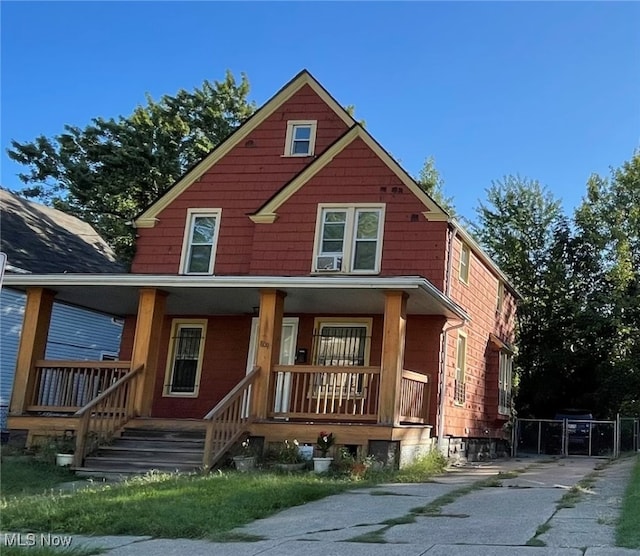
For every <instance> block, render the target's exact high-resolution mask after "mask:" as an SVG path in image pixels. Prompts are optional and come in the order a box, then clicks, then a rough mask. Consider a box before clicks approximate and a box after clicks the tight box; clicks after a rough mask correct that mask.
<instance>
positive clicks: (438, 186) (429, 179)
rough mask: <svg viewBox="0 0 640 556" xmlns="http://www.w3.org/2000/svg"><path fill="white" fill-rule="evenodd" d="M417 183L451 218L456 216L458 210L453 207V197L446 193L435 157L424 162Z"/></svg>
mask: <svg viewBox="0 0 640 556" xmlns="http://www.w3.org/2000/svg"><path fill="white" fill-rule="evenodd" d="M416 182H417V183H418V185H419V186H420V189H422V191H424V192H425V193H426V194H427V195H429V197H431V198H432V199H433V200H434V201H435V202H436V203H438V204H439V205H440V206H441V207H442V208H443V209H444V210H446V211H447V212H448V213H449V214H450V215H451V216H455V215H456V210H455V207H454V206H453V197H447V196H446V195H445V193H444V180H443V179H442V176H441V175H440V172H438V169H437V168H436V161H435V159H434V158H433V156H430V157H428V158H427V159H426V160H425V161H424V165H423V166H422V169H421V170H420V174H419V175H418V177H417V179H416Z"/></svg>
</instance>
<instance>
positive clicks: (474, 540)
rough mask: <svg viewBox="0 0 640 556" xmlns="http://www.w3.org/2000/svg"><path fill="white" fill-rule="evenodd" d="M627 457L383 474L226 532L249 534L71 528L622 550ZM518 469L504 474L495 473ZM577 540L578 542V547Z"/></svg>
mask: <svg viewBox="0 0 640 556" xmlns="http://www.w3.org/2000/svg"><path fill="white" fill-rule="evenodd" d="M635 461H636V458H622V459H620V460H616V461H614V462H613V463H611V464H608V465H605V466H604V468H603V469H601V470H596V469H597V468H599V467H600V466H602V464H603V463H605V462H604V461H603V460H595V459H586V458H566V459H557V460H550V459H546V460H540V459H515V460H505V461H494V462H491V463H487V464H478V465H470V466H466V467H463V468H459V469H455V470H453V471H451V472H450V473H447V474H445V475H443V476H441V477H438V478H437V479H436V480H435V481H434V482H432V483H423V484H388V485H379V486H376V487H375V488H369V489H362V490H354V491H351V492H346V493H343V494H339V495H335V496H330V497H328V498H324V499H322V500H318V501H316V502H312V503H309V504H306V505H304V506H298V507H294V508H289V509H287V510H284V511H282V512H279V513H278V514H275V515H273V516H271V517H269V518H266V519H261V520H257V521H255V522H253V523H250V524H248V525H246V526H244V527H241V528H239V529H237V530H236V531H235V532H236V533H239V534H244V535H254V536H258V537H261V538H262V539H264V540H260V541H257V542H238V543H211V542H207V541H200V540H198V541H193V540H181V539H178V540H176V539H174V540H169V539H151V538H149V537H95V538H90V537H80V536H74V538H73V546H78V545H79V544H84V545H89V546H99V547H103V548H106V549H107V550H108V551H107V552H106V554H109V555H111V556H133V555H136V556H138V555H142V556H146V555H149V556H151V555H156V554H162V555H165V554H166V555H176V556H177V555H183V554H188V555H189V556H201V555H202V556H204V555H211V554H215V555H222V556H226V555H229V556H231V555H234V556H245V555H246V556H254V555H258V554H260V555H264V556H290V555H305V556H315V555H316V554H317V555H323V556H326V555H354V556H360V555H362V556H365V555H366V556H368V555H373V556H376V555H378V554H379V555H381V556H382V555H385V556H387V555H389V556H395V555H398V556H400V555H408V556H413V555H415V556H419V555H426V556H444V555H447V556H457V555H468V556H494V555H495V556H520V555H521V556H556V555H557V556H582V555H585V556H627V555H631V554H634V555H636V556H637V555H638V554H640V551H638V550H628V549H622V548H615V547H613V543H614V530H615V519H616V518H617V516H618V514H619V510H620V502H621V498H622V495H623V493H624V489H625V488H626V485H627V482H628V480H629V476H630V474H631V470H632V468H633V465H634V464H635ZM509 471H518V474H517V476H515V477H513V478H508V477H505V476H502V477H500V476H498V474H499V473H506V472H509ZM592 473H593V474H594V481H595V482H594V484H593V486H592V487H591V488H589V489H586V490H585V491H584V492H583V493H582V496H581V498H580V500H579V502H578V503H577V504H576V505H575V507H573V508H562V509H558V502H559V501H560V499H561V498H562V497H563V495H564V494H565V493H567V492H568V491H569V490H570V489H571V487H573V486H574V485H576V484H577V483H578V482H580V481H581V480H583V479H584V478H585V477H587V476H589V475H590V474H592ZM490 477H495V478H496V480H495V481H492V486H485V487H484V488H478V489H473V490H470V491H469V492H467V493H466V494H463V495H461V494H460V493H458V495H456V496H452V500H451V501H450V503H448V504H444V505H441V508H440V511H439V513H434V512H431V513H425V512H424V511H423V512H422V513H421V512H420V510H421V509H423V510H424V509H425V507H426V506H427V505H429V504H430V503H432V502H434V501H435V500H436V499H438V498H439V497H441V496H443V495H445V494H450V493H453V495H455V494H456V493H455V491H456V490H457V489H460V488H461V487H464V486H468V485H472V484H473V483H476V482H478V481H480V480H482V479H486V478H490ZM585 549H586V550H585Z"/></svg>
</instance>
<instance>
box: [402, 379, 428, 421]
mask: <svg viewBox="0 0 640 556" xmlns="http://www.w3.org/2000/svg"><path fill="white" fill-rule="evenodd" d="M429 398H430V384H429V377H428V376H427V375H423V374H420V373H415V372H413V371H406V370H403V371H402V382H401V386H400V422H401V423H416V424H425V423H427V422H428V419H429Z"/></svg>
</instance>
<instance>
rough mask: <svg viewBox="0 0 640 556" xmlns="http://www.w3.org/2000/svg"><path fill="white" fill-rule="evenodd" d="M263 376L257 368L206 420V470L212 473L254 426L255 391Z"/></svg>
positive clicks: (220, 402) (203, 459) (218, 404)
mask: <svg viewBox="0 0 640 556" xmlns="http://www.w3.org/2000/svg"><path fill="white" fill-rule="evenodd" d="M259 372H260V368H259V367H254V368H253V370H252V371H251V372H250V373H249V374H247V375H246V376H245V377H244V378H243V379H242V380H241V381H240V382H239V383H238V384H236V385H235V386H234V388H233V389H232V390H231V391H230V392H229V393H228V394H227V395H226V396H225V397H224V398H222V400H220V401H219V402H218V403H217V404H216V406H215V407H214V408H213V409H212V410H211V411H209V412H208V413H207V414H206V415H205V417H204V420H205V421H207V424H206V430H207V433H206V437H205V441H204V455H203V458H202V467H203V468H204V470H205V471H208V470H210V469H211V467H212V466H213V465H215V464H216V463H217V462H218V460H220V458H222V456H223V455H224V454H225V452H226V451H227V450H228V449H229V448H231V446H233V444H234V443H235V442H237V441H238V440H239V439H240V438H241V437H242V435H243V434H245V433H246V427H247V425H248V424H249V423H250V422H251V420H252V417H251V409H250V408H251V387H252V386H253V383H254V382H255V380H256V377H257V376H258V373H259Z"/></svg>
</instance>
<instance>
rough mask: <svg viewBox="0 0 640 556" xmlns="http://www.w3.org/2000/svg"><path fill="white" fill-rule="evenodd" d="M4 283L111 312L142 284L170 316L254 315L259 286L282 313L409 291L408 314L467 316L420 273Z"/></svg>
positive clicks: (380, 301)
mask: <svg viewBox="0 0 640 556" xmlns="http://www.w3.org/2000/svg"><path fill="white" fill-rule="evenodd" d="M4 285H5V286H7V287H9V288H14V289H18V290H25V289H26V288H29V287H43V288H47V289H50V290H53V291H55V292H56V294H57V295H56V301H59V302H62V303H67V304H70V305H77V306H80V307H84V308H87V309H92V310H95V311H100V312H104V313H109V314H112V315H121V316H124V315H131V314H136V312H137V309H138V295H139V290H140V289H141V288H157V289H160V290H163V291H165V292H167V293H168V294H169V295H168V297H167V314H169V315H181V314H182V315H230V314H235V315H237V314H254V313H256V311H257V308H258V306H259V304H260V290H261V289H277V290H282V291H284V292H286V294H287V297H286V299H285V312H286V313H310V312H313V313H333V314H354V313H362V314H365V313H369V314H380V313H383V312H384V299H385V297H384V292H385V291H388V290H402V291H404V292H406V293H407V294H408V296H409V297H408V300H407V313H408V314H417V315H442V316H444V317H446V318H451V319H463V320H467V321H469V320H471V319H470V317H469V315H468V314H467V313H466V312H465V311H464V310H463V309H462V308H461V307H460V306H459V305H457V304H456V303H455V302H454V301H453V300H451V299H450V298H448V297H447V296H445V295H444V294H443V293H442V292H440V291H439V290H438V289H437V288H436V287H435V286H434V285H433V284H431V283H430V282H429V281H428V280H426V279H424V278H422V277H420V276H394V277H370V276H357V277H356V276H349V277H347V276H297V277H283V276H182V275H154V274H22V275H18V274H10V275H6V276H5V279H4Z"/></svg>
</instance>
